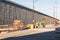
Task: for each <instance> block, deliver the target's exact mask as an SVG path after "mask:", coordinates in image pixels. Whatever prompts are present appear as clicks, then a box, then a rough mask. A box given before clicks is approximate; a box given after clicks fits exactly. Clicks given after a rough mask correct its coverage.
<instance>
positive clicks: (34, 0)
mask: <svg viewBox="0 0 60 40" xmlns="http://www.w3.org/2000/svg"><path fill="white" fill-rule="evenodd" d="M37 1H38V0H33V10H34V9H35V2H37ZM34 22H35V20H34V11H33V23H34Z"/></svg>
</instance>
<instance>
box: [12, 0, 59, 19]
mask: <svg viewBox="0 0 60 40" xmlns="http://www.w3.org/2000/svg"><path fill="white" fill-rule="evenodd" d="M11 1H13V2H15V3H17V4H20V5H23V6H26V7H28V8H31V9H33V0H11ZM34 1H35V3H34V10H36V11H39V12H42V13H44V14H46V15H49V16H52V17H56V15H57V19H60V12H59V10H60V0H34ZM56 2H57V3H56ZM54 13H57V14H55V16H54Z"/></svg>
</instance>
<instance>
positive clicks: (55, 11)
mask: <svg viewBox="0 0 60 40" xmlns="http://www.w3.org/2000/svg"><path fill="white" fill-rule="evenodd" d="M54 17H55V18H57V0H55V7H54Z"/></svg>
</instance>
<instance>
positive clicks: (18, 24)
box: [13, 20, 23, 30]
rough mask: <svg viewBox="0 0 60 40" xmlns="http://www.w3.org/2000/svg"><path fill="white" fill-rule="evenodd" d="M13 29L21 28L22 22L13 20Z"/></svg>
mask: <svg viewBox="0 0 60 40" xmlns="http://www.w3.org/2000/svg"><path fill="white" fill-rule="evenodd" d="M13 27H14V30H18V29H19V30H21V29H22V28H23V23H22V21H21V20H14V22H13Z"/></svg>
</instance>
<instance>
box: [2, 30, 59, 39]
mask: <svg viewBox="0 0 60 40" xmlns="http://www.w3.org/2000/svg"><path fill="white" fill-rule="evenodd" d="M2 40H60V39H56V38H55V31H50V32H44V33H37V34H32V35H26V36H18V37H10V38H5V39H2Z"/></svg>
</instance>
